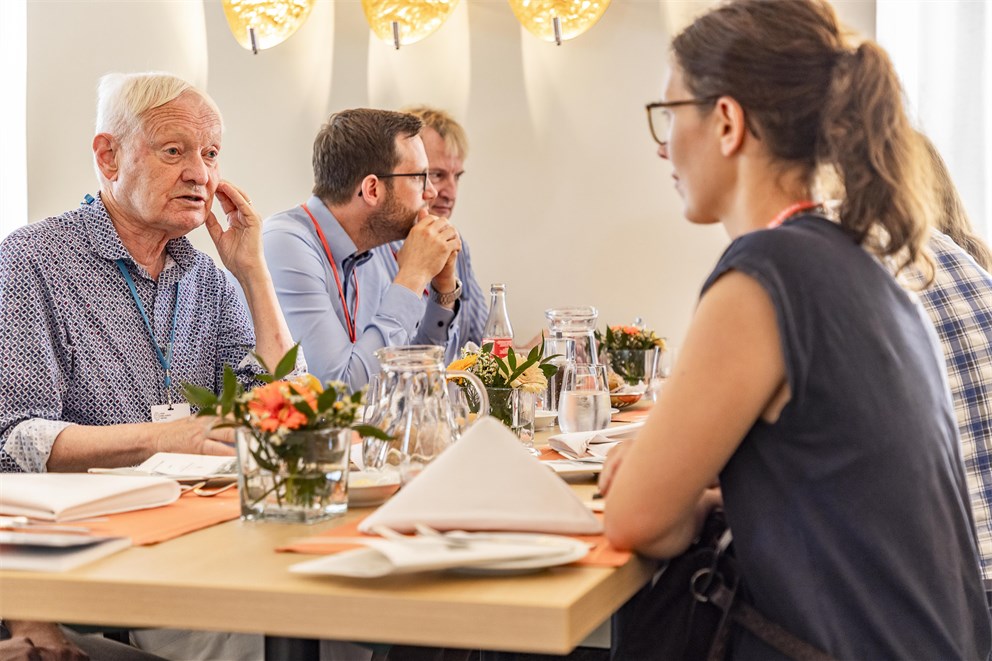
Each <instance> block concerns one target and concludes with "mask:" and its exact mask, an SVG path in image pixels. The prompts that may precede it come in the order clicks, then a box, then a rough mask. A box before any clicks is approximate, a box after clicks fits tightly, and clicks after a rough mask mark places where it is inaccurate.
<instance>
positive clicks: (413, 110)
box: [402, 105, 468, 160]
mask: <svg viewBox="0 0 992 661" xmlns="http://www.w3.org/2000/svg"><path fill="white" fill-rule="evenodd" d="M402 111H403V112H408V113H410V114H411V115H415V116H417V117H419V118H420V119H422V120H423V122H424V126H426V127H429V128H432V129H434V130H435V131H437V134H438V135H439V136H441V140H443V141H444V146H445V147H446V148H447V149H448V152H450V153H452V154H454V155H455V156H457V157H458V158H460V159H463V160H464V159H466V158H468V136H467V135H466V134H465V129H464V128H462V125H461V124H459V123H458V122H457V121H456V120H455V118H454V117H452V116H451V114H450V113H448V112H447V111H445V110H441V109H440V108H435V107H433V106H427V105H423V106H408V107H406V108H403V109H402Z"/></svg>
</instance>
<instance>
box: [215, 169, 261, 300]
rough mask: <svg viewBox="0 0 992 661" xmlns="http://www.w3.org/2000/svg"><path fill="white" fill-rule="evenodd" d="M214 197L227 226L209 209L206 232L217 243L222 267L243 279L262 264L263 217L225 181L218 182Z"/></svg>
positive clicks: (237, 189) (232, 185)
mask: <svg viewBox="0 0 992 661" xmlns="http://www.w3.org/2000/svg"><path fill="white" fill-rule="evenodd" d="M216 197H217V199H218V200H219V201H220V205H221V207H222V208H223V209H224V213H225V214H226V215H227V229H226V230H225V229H224V228H223V227H222V226H221V224H220V221H218V220H217V216H215V215H214V212H213V211H211V212H210V213H208V214H207V220H206V226H207V232H209V233H210V238H211V239H212V240H213V242H214V245H215V246H217V253H218V254H219V255H220V259H221V261H222V262H224V266H226V267H227V269H228V270H229V271H230V272H231V273H233V274H234V277H236V278H237V279H238V280H239V281H241V282H243V281H244V278H245V277H248V276H249V275H250V274H252V273H254V272H256V271H257V269H258V268H259V267H264V265H265V257H264V256H263V253H262V219H261V218H260V217H259V216H258V213H256V212H255V209H253V208H252V206H251V202H250V201H249V200H248V196H247V195H245V194H244V193H243V192H242V191H241V189H239V188H238V187H237V186H235V185H234V184H232V183H230V182H228V181H222V182H220V184H219V185H218V186H217V193H216Z"/></svg>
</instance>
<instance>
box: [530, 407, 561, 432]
mask: <svg viewBox="0 0 992 661" xmlns="http://www.w3.org/2000/svg"><path fill="white" fill-rule="evenodd" d="M556 415H557V414H556V413H555V412H554V411H534V431H541V430H544V429H551V428H552V427H554V426H555V416H556Z"/></svg>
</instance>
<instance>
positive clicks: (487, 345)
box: [481, 342, 493, 353]
mask: <svg viewBox="0 0 992 661" xmlns="http://www.w3.org/2000/svg"><path fill="white" fill-rule="evenodd" d="M492 352H493V343H492V342H486V343H485V344H483V345H482V349H481V353H492Z"/></svg>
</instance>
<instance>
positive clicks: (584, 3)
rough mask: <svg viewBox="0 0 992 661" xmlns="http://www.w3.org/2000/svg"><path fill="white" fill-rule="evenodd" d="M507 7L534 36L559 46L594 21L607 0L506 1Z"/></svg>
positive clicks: (608, 3) (584, 30)
mask: <svg viewBox="0 0 992 661" xmlns="http://www.w3.org/2000/svg"><path fill="white" fill-rule="evenodd" d="M508 2H509V3H510V8H511V9H512V10H513V13H514V14H515V15H516V17H517V20H518V21H520V23H521V25H523V26H524V27H525V28H527V30H528V31H529V32H530V33H531V34H533V35H534V36H536V37H538V38H540V39H543V40H544V41H550V42H553V43H556V44H558V45H559V46H561V42H562V41H565V40H567V39H574V38H575V37H578V36H579V35H580V34H583V33H585V32H586V31H587V30H588V29H589V28H591V27H592V26H594V25H595V24H596V21H598V20H599V19H600V17H601V16H602V15H603V14H604V13H605V12H606V8H607V7H609V6H610V0H508Z"/></svg>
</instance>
